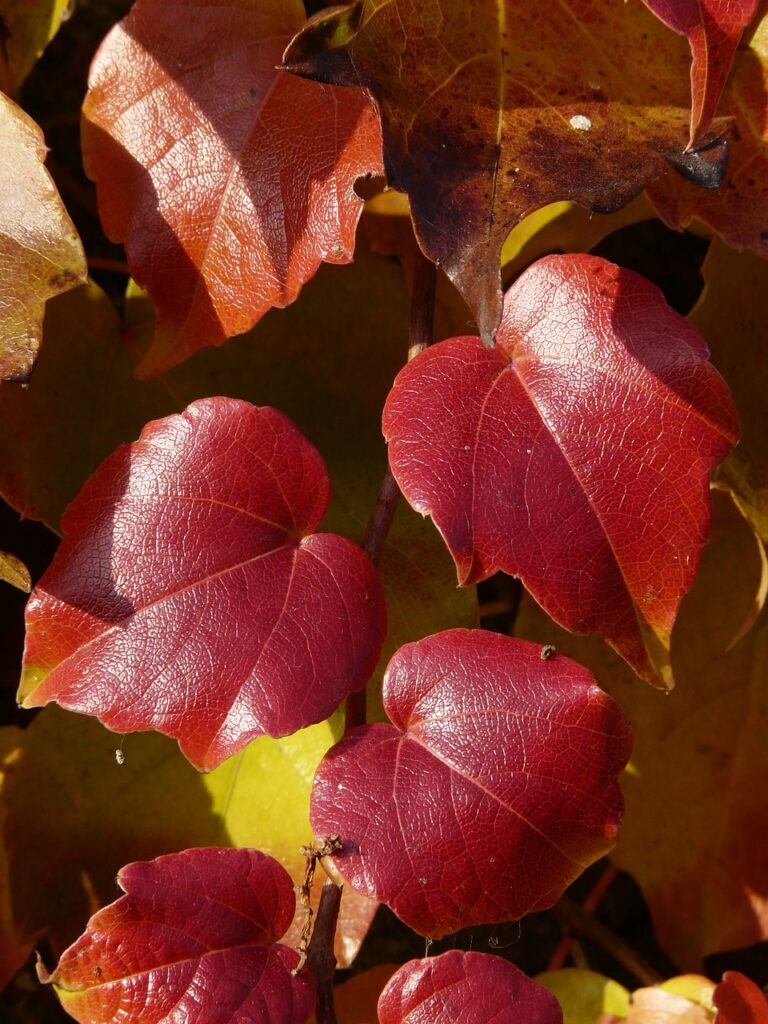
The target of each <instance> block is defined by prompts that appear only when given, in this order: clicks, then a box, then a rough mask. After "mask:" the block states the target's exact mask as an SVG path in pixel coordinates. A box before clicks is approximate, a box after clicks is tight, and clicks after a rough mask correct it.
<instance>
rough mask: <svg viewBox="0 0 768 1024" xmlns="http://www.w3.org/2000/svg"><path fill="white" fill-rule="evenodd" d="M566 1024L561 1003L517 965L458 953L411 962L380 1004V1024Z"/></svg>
mask: <svg viewBox="0 0 768 1024" xmlns="http://www.w3.org/2000/svg"><path fill="white" fill-rule="evenodd" d="M456 1021H461V1024H523V1022H524V1024H562V1021H563V1013H562V1010H561V1009H560V1006H559V1005H558V1002H557V1000H556V999H555V997H554V996H553V995H552V993H551V992H548V991H547V990H546V989H545V988H544V987H543V986H542V985H538V984H537V983H536V982H535V981H531V979H530V978H528V977H526V975H525V974H523V972H522V971H520V970H519V969H518V968H517V967H515V966H514V964H511V963H510V962H509V961H508V960H503V959H502V958H501V957H500V956H492V955H490V954H488V953H462V952H460V951H459V950H457V949H453V950H451V951H450V952H449V953H443V954H442V956H437V957H432V958H431V959H428V960H411V961H410V962H409V963H407V964H404V965H403V966H402V967H401V968H400V970H399V971H398V972H397V973H396V974H395V975H394V976H393V977H392V978H391V979H390V981H389V982H388V983H387V986H386V988H385V989H384V991H383V992H382V993H381V996H380V998H379V1024H455V1022H456Z"/></svg>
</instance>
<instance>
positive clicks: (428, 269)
mask: <svg viewBox="0 0 768 1024" xmlns="http://www.w3.org/2000/svg"><path fill="white" fill-rule="evenodd" d="M436 284H437V268H436V267H435V264H434V263H433V262H432V261H431V260H430V259H427V257H426V256H425V255H424V254H423V253H422V251H421V250H420V249H418V250H417V253H416V259H415V264H414V268H413V279H412V284H411V305H410V318H409V324H408V362H410V361H411V359H414V358H415V357H416V356H417V355H418V354H419V353H420V352H423V351H424V349H425V348H427V347H428V346H429V345H431V344H432V330H433V325H434V319H435V287H436ZM399 500H400V488H399V487H398V486H397V483H396V482H395V478H394V476H392V470H391V469H390V468H389V466H387V471H386V473H385V474H384V478H383V479H382V481H381V486H380V487H379V494H378V497H377V498H376V504H375V505H374V506H373V511H372V512H371V516H370V519H369V520H368V525H367V526H366V528H365V533H364V535H363V543H362V548H363V551H365V553H366V554H367V555H368V557H369V558H370V560H371V561H372V562H373V564H374V565H376V566H378V564H379V562H380V561H381V555H382V552H383V551H384V544H385V543H386V540H387V535H388V534H389V530H390V527H391V526H392V521H393V520H394V518H395V512H396V511H397V503H398V501H399ZM365 720H366V693H365V687H363V688H362V690H359V691H358V692H357V693H352V694H350V695H349V697H347V706H346V712H345V718H344V731H345V732H349V730H350V729H354V728H355V726H358V725H365Z"/></svg>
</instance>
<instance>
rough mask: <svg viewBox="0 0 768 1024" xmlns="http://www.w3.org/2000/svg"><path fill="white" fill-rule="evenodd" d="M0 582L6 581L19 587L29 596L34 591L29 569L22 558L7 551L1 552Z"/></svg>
mask: <svg viewBox="0 0 768 1024" xmlns="http://www.w3.org/2000/svg"><path fill="white" fill-rule="evenodd" d="M0 580H5V582H6V583H10V584H11V586H12V587H18V588H19V590H23V591H24V592H25V593H27V594H28V593H29V592H30V590H31V589H32V580H31V579H30V578H29V569H27V567H26V565H24V563H23V562H22V561H21V559H20V558H17V557H16V555H12V554H10V553H9V552H7V551H0Z"/></svg>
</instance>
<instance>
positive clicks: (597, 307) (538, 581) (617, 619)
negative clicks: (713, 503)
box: [383, 255, 738, 686]
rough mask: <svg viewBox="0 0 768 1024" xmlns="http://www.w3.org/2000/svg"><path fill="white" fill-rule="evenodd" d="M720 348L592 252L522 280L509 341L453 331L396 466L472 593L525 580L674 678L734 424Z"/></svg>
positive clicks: (572, 617) (555, 614)
mask: <svg viewBox="0 0 768 1024" xmlns="http://www.w3.org/2000/svg"><path fill="white" fill-rule="evenodd" d="M707 354H708V353H707V348H706V345H705V344H704V340H703V339H702V337H701V336H700V335H699V333H698V332H697V331H696V330H695V329H694V328H693V327H692V326H691V325H690V324H688V323H686V321H685V320H684V319H683V318H682V317H681V316H679V315H678V314H677V313H675V312H674V311H673V310H671V309H670V308H669V307H668V306H667V305H666V303H665V301H664V298H663V296H662V294H661V292H660V291H659V290H658V289H657V288H655V287H654V286H653V285H651V284H650V283H649V282H648V281H645V280H644V279H643V278H641V277H639V276H638V275H637V274H634V273H632V272H631V271H628V270H620V269H619V268H618V267H615V266H614V265H613V264H611V263H608V262H606V261H605V260H602V259H599V258H597V257H593V256H582V255H578V256H551V257H548V258H545V259H543V260H540V261H539V262H538V263H536V264H534V266H533V267H531V268H530V269H529V270H528V271H526V273H524V274H523V275H522V276H521V277H520V278H519V279H518V280H517V282H516V283H515V284H514V285H513V287H512V288H511V289H510V290H509V292H508V293H507V296H506V300H505V305H504V319H503V320H502V324H501V327H500V329H499V333H498V336H497V341H496V347H495V348H493V349H488V348H485V347H484V346H483V344H482V342H481V341H480V339H479V338H453V339H451V340H449V341H445V342H442V343H441V344H439V345H436V346H434V347H433V348H432V349H429V350H428V351H426V352H424V353H422V354H421V355H420V356H419V357H418V358H417V359H414V360H413V361H412V362H411V363H409V364H408V366H406V367H405V368H404V369H403V370H402V371H401V372H400V374H399V375H398V377H397V379H396V380H395V384H394V386H393V388H392V391H391V393H390V395H389V398H388V399H387V403H386V406H385V409H384V420H383V423H384V434H385V436H386V437H387V439H388V441H389V458H390V463H391V465H392V471H393V473H394V474H395V477H396V479H397V482H398V483H399V485H400V487H401V489H402V491H403V494H404V495H405V496H406V498H407V499H408V501H409V502H410V503H411V505H412V506H413V507H414V508H415V509H417V510H418V511H419V512H421V513H423V514H425V515H426V514H428V515H431V516H432V518H433V519H434V521H435V525H436V526H437V527H438V529H439V530H440V532H441V533H442V535H443V537H444V538H445V540H446V543H447V544H448V547H449V548H450V550H451V553H452V554H453V557H454V560H455V562H456V565H457V568H458V575H459V582H460V583H474V582H477V581H478V580H482V579H485V578H486V577H488V576H490V575H491V574H492V573H494V572H496V571H497V570H498V569H501V570H503V571H504V572H508V573H511V574H513V575H515V576H519V577H520V578H521V579H522V581H523V582H524V583H525V585H526V587H527V588H528V589H529V590H530V592H531V593H532V594H533V596H534V597H535V598H536V600H537V601H538V602H539V603H540V604H541V605H542V606H543V607H544V608H545V609H546V610H547V612H548V613H549V614H550V615H551V616H552V618H553V619H555V621H556V622H559V623H560V624H561V625H563V626H565V627H566V628H567V629H571V630H573V631H574V632H577V633H591V632H599V633H601V634H602V635H603V637H604V638H605V639H606V640H607V641H608V643H610V644H611V646H612V647H614V648H615V649H616V650H617V651H618V652H619V654H621V655H622V657H623V658H625V659H626V660H627V661H628V662H629V663H630V665H632V667H633V668H634V669H635V670H636V671H637V672H638V673H639V674H640V675H642V676H644V677H645V678H646V679H648V680H650V681H651V682H653V683H655V684H657V685H666V686H669V685H671V682H672V680H671V672H670V669H669V657H668V650H669V635H670V631H671V629H672V624H673V622H674V620H675V615H676V614H677V609H678V606H679V604H680V600H681V598H682V596H683V594H685V592H686V591H687V590H688V589H689V587H690V585H691V583H692V582H693V578H694V575H695V572H696V566H697V563H698V558H699V550H700V548H701V545H702V543H703V542H704V540H705V539H706V536H707V533H708V530H709V519H710V509H709V476H708V474H709V470H710V469H712V467H713V466H715V465H716V464H717V463H718V462H719V461H720V460H721V459H722V458H723V457H724V456H725V455H726V454H727V452H728V450H729V449H730V447H731V445H732V444H733V443H734V441H735V440H736V437H737V430H738V427H737V422H736V414H735V412H734V409H733V404H732V402H731V400H730V396H729V393H728V389H727V387H726V385H725V383H724V382H723V380H722V379H721V378H720V376H719V375H718V374H717V372H716V370H715V369H714V368H713V367H712V366H711V365H709V363H708V362H707Z"/></svg>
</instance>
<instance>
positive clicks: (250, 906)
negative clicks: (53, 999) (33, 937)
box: [40, 849, 314, 1024]
mask: <svg viewBox="0 0 768 1024" xmlns="http://www.w3.org/2000/svg"><path fill="white" fill-rule="evenodd" d="M118 883H119V885H120V887H121V888H122V889H123V891H124V892H125V895H124V896H122V897H121V898H120V899H119V900H117V901H116V902H115V903H113V904H111V905H110V906H109V907H106V908H105V909H103V910H100V911H99V912H98V913H97V914H96V915H95V916H94V917H92V918H91V920H90V921H89V923H88V928H87V930H86V932H85V933H84V934H83V936H82V937H81V938H80V939H78V940H77V942H76V943H75V944H74V945H73V946H71V947H70V948H69V949H68V950H66V951H65V953H64V954H63V955H62V957H61V960H60V961H59V964H58V966H57V968H56V970H55V971H54V972H53V973H52V974H50V975H48V974H47V972H46V971H45V970H44V969H42V970H41V971H40V973H41V978H42V980H43V981H46V982H50V983H51V984H53V985H54V986H55V988H56V992H57V994H58V996H59V999H60V1000H61V1002H62V1005H63V1006H64V1008H65V1009H66V1010H67V1012H68V1013H70V1014H71V1015H72V1016H73V1017H74V1018H75V1019H76V1020H78V1021H80V1022H81V1024H112V1022H113V1021H116V1020H120V1021H125V1022H126V1024H159V1022H161V1021H171V1020H176V1019H179V1020H184V1021H186V1022H188V1024H203V1022H205V1024H250V1022H252V1021H254V1020H259V1021H261V1022H263V1024H304V1021H306V1019H307V1017H308V1016H309V1014H310V1012H311V1009H312V1005H313V1002H314V986H313V983H312V979H311V977H310V976H309V975H308V974H307V972H306V971H304V972H302V973H300V974H298V975H296V976H294V975H293V974H291V970H292V968H294V967H295V966H296V964H297V962H298V956H297V954H296V953H294V952H293V951H292V950H290V949H288V947H287V946H281V945H279V944H277V940H278V939H279V938H280V937H281V936H282V935H283V933H284V932H285V929H286V928H287V927H288V924H289V923H290V920H291V918H292V917H293V909H294V903H295V897H294V892H293V886H292V884H291V880H290V878H289V877H288V875H287V874H286V872H285V871H284V870H283V868H281V867H280V865H279V864H278V863H277V862H276V861H274V860H272V858H271V857H267V856H265V855H264V854H262V853H259V852H258V851H256V850H219V849H197V850H187V851H185V852H184V853H178V854H170V855H168V856H167V857H160V858H158V859H157V860H154V861H149V862H138V863H134V864H129V865H128V866H127V867H124V868H123V869H122V870H121V871H120V873H119V875H118Z"/></svg>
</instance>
